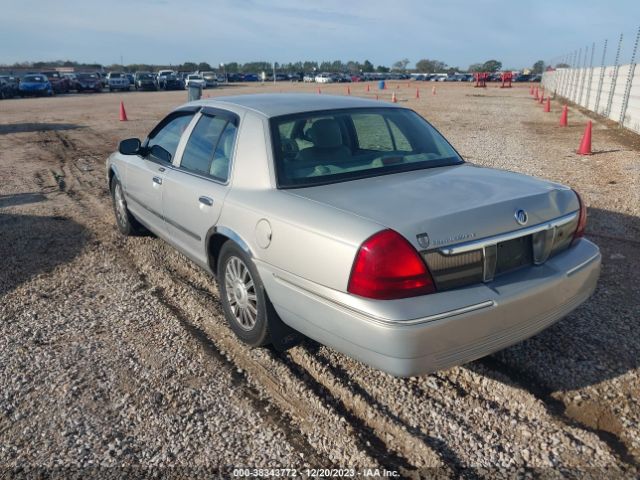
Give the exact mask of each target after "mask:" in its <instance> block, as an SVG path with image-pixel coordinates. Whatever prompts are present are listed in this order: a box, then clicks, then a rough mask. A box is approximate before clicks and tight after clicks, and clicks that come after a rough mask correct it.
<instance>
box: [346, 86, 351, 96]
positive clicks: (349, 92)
mask: <svg viewBox="0 0 640 480" xmlns="http://www.w3.org/2000/svg"><path fill="white" fill-rule="evenodd" d="M347 95H351V87H347Z"/></svg>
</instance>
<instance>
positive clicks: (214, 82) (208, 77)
mask: <svg viewBox="0 0 640 480" xmlns="http://www.w3.org/2000/svg"><path fill="white" fill-rule="evenodd" d="M200 75H202V78H203V79H204V81H205V88H215V87H217V86H218V76H217V75H216V73H215V72H201V73H200Z"/></svg>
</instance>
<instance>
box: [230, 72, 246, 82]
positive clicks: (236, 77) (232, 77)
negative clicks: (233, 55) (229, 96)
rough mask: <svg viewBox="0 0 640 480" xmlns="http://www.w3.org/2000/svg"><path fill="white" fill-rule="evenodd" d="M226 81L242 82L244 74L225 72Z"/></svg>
mask: <svg viewBox="0 0 640 480" xmlns="http://www.w3.org/2000/svg"><path fill="white" fill-rule="evenodd" d="M227 81H228V82H243V81H244V75H243V74H241V73H228V74H227Z"/></svg>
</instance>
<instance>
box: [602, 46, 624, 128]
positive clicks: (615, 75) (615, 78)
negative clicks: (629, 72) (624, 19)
mask: <svg viewBox="0 0 640 480" xmlns="http://www.w3.org/2000/svg"><path fill="white" fill-rule="evenodd" d="M621 48H622V34H620V40H618V50H617V51H616V59H615V62H614V64H613V76H612V77H611V90H609V100H607V109H606V110H605V113H604V116H605V117H609V115H610V114H611V105H612V104H613V95H614V94H615V92H616V83H618V71H619V70H620V65H619V63H620V49H621Z"/></svg>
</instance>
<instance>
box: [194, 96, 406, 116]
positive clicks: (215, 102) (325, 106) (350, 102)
mask: <svg viewBox="0 0 640 480" xmlns="http://www.w3.org/2000/svg"><path fill="white" fill-rule="evenodd" d="M184 106H200V107H205V106H206V107H214V108H215V107H218V108H223V109H225V108H226V109H228V108H229V107H235V108H234V110H251V111H253V112H256V113H259V114H261V115H263V116H265V117H268V118H271V117H279V116H281V115H290V114H295V113H303V112H313V111H320V110H337V109H343V108H402V107H397V106H396V105H392V104H390V103H387V102H381V101H378V100H369V99H367V98H359V97H350V96H346V95H324V94H322V95H318V94H308V93H260V94H250V95H234V96H229V97H215V98H207V99H204V100H197V101H195V102H190V103H187V104H186V105H183V107H184Z"/></svg>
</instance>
